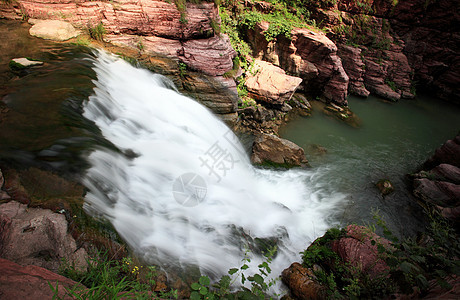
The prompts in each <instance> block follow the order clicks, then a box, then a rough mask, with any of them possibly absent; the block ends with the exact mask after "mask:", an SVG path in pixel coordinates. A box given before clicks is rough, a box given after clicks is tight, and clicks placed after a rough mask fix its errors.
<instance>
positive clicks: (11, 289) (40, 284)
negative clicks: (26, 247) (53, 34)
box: [0, 258, 80, 300]
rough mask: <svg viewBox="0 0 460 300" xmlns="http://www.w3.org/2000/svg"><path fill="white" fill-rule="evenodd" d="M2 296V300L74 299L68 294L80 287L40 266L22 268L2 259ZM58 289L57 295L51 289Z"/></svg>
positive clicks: (0, 283) (0, 279)
mask: <svg viewBox="0 0 460 300" xmlns="http://www.w3.org/2000/svg"><path fill="white" fill-rule="evenodd" d="M0 270H1V272H0V295H1V297H2V299H30V300H42V299H54V298H55V297H56V296H57V297H58V299H74V298H73V297H70V296H69V295H68V294H67V291H66V289H69V290H71V289H72V288H74V287H75V286H78V285H80V284H79V283H78V282H75V281H73V280H71V279H68V278H66V277H64V276H61V275H58V274H56V273H53V272H51V271H49V270H47V269H44V268H41V267H38V266H21V265H18V264H16V263H14V262H12V261H9V260H6V259H3V258H0ZM50 285H51V286H52V287H53V289H57V293H56V294H55V293H54V291H53V290H52V289H51V287H50Z"/></svg>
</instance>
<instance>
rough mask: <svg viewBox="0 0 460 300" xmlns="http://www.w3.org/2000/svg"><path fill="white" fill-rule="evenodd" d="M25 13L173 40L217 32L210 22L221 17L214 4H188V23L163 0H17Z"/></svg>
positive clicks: (199, 36) (83, 25) (118, 31)
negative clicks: (105, 0)
mask: <svg viewBox="0 0 460 300" xmlns="http://www.w3.org/2000/svg"><path fill="white" fill-rule="evenodd" d="M18 2H19V4H20V6H21V8H22V10H23V12H24V13H25V14H26V15H27V16H29V17H32V18H39V19H55V20H62V19H65V20H66V21H68V22H70V23H71V24H73V25H75V26H77V27H80V28H86V27H93V26H95V25H97V24H99V23H101V22H102V24H103V25H104V27H105V29H106V30H107V33H109V34H122V33H123V34H136V35H141V36H158V37H165V38H170V39H184V40H187V39H193V38H204V37H209V36H212V35H213V34H214V30H213V29H212V26H211V22H212V21H217V20H218V18H219V17H218V10H217V7H216V6H215V5H214V3H211V2H202V3H200V4H193V3H187V4H186V14H185V16H186V20H187V21H186V22H181V21H180V19H181V14H180V12H179V11H178V10H177V7H176V5H175V4H174V3H173V2H171V3H168V2H165V1H160V0H150V1H131V0H128V1H124V0H118V1H113V2H104V1H77V0H66V1H60V0H40V1H23V0H20V1H18Z"/></svg>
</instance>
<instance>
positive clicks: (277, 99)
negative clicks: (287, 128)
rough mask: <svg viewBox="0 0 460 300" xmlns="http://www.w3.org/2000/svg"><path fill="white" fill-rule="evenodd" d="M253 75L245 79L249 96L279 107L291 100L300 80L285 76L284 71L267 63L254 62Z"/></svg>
mask: <svg viewBox="0 0 460 300" xmlns="http://www.w3.org/2000/svg"><path fill="white" fill-rule="evenodd" d="M254 69H255V70H256V71H255V72H256V73H255V74H254V75H252V74H250V75H249V76H248V77H247V79H246V87H247V89H248V92H249V96H250V97H252V98H254V99H256V100H258V101H263V102H267V103H271V104H278V105H281V104H283V103H284V102H286V101H289V99H291V97H292V95H293V94H294V92H295V90H296V89H297V87H298V86H299V84H300V83H301V82H302V79H300V78H298V77H294V76H289V75H286V73H285V72H284V70H282V69H281V68H279V67H276V66H274V65H273V64H271V63H269V62H265V61H262V60H256V61H255V63H254Z"/></svg>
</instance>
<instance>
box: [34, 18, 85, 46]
mask: <svg viewBox="0 0 460 300" xmlns="http://www.w3.org/2000/svg"><path fill="white" fill-rule="evenodd" d="M29 33H30V35H32V36H36V37H39V38H43V39H47V40H53V41H67V40H69V39H71V38H73V37H76V36H78V35H79V34H80V31H78V30H76V29H75V27H73V26H72V24H70V23H69V22H65V21H60V20H41V21H39V22H37V23H36V24H35V25H33V26H32V27H31V28H30V30H29Z"/></svg>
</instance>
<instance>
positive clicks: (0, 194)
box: [0, 170, 11, 200]
mask: <svg viewBox="0 0 460 300" xmlns="http://www.w3.org/2000/svg"><path fill="white" fill-rule="evenodd" d="M4 183H5V179H4V178H3V173H2V170H0V200H8V199H10V198H11V197H10V196H9V195H8V194H7V193H6V192H5V191H2V188H3V184H4Z"/></svg>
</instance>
